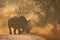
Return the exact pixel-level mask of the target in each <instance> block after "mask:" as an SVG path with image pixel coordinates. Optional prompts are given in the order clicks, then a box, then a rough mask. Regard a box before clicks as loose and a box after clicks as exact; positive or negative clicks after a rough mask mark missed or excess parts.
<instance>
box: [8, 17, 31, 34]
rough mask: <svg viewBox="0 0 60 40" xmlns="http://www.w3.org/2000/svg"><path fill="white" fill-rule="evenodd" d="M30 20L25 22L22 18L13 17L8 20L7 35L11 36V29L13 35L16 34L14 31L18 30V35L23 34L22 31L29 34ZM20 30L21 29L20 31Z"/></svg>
mask: <svg viewBox="0 0 60 40" xmlns="http://www.w3.org/2000/svg"><path fill="white" fill-rule="evenodd" d="M29 22H30V20H28V21H27V19H26V18H25V17H24V16H20V17H17V16H15V17H13V18H10V19H9V20H8V27H9V34H12V29H11V28H13V29H14V30H13V33H14V34H16V29H17V30H18V34H21V33H23V32H24V31H25V32H27V33H29V32H30V29H31V27H30V26H29ZM20 29H23V31H21V30H20Z"/></svg>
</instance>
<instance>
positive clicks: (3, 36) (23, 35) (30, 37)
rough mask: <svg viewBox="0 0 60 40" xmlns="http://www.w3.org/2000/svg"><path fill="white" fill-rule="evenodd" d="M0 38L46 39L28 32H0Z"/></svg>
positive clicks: (11, 39)
mask: <svg viewBox="0 0 60 40" xmlns="http://www.w3.org/2000/svg"><path fill="white" fill-rule="evenodd" d="M0 40H46V39H45V38H43V37H40V36H36V35H30V34H20V35H7V34H5V35H4V34H0Z"/></svg>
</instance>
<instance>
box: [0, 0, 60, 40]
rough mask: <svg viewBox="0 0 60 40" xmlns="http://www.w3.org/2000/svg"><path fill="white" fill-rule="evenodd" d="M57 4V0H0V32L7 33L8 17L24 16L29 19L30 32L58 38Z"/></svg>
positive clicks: (59, 24)
mask: <svg viewBox="0 0 60 40" xmlns="http://www.w3.org/2000/svg"><path fill="white" fill-rule="evenodd" d="M59 4H60V1H59V0H0V34H8V33H9V29H8V20H9V19H10V18H12V17H15V16H17V17H19V16H24V17H26V19H27V20H30V23H29V24H30V26H31V27H32V29H31V31H30V33H31V34H35V35H40V36H43V37H45V38H46V39H47V40H60V38H59V37H60V11H59V10H60V5H59ZM12 30H13V29H12Z"/></svg>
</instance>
